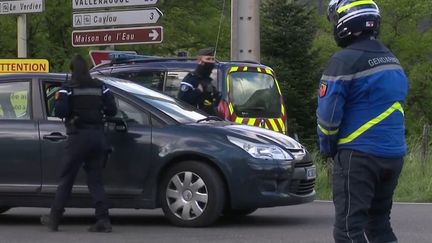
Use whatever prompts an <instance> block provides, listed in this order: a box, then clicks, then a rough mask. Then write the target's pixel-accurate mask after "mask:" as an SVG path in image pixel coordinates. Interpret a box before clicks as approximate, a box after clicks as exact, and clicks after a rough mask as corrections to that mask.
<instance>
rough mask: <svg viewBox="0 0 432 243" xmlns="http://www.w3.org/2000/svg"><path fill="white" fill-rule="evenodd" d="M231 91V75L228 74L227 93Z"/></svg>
mask: <svg viewBox="0 0 432 243" xmlns="http://www.w3.org/2000/svg"><path fill="white" fill-rule="evenodd" d="M229 91H230V76H229V75H228V76H227V93H229Z"/></svg>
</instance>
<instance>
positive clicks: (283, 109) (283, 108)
mask: <svg viewBox="0 0 432 243" xmlns="http://www.w3.org/2000/svg"><path fill="white" fill-rule="evenodd" d="M281 107H282V109H281V111H282V115H283V116H284V115H285V106H284V105H281Z"/></svg>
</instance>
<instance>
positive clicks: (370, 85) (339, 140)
mask: <svg viewBox="0 0 432 243" xmlns="http://www.w3.org/2000/svg"><path fill="white" fill-rule="evenodd" d="M407 93H408V80H407V77H406V75H405V73H404V70H403V69H402V67H401V65H400V63H399V60H398V59H397V58H396V57H395V56H394V54H393V53H391V52H390V51H389V50H388V49H387V48H386V47H385V46H384V45H383V44H381V43H380V42H379V41H378V40H375V39H373V38H369V37H368V38H362V39H359V40H357V41H355V42H354V43H353V44H351V45H350V46H348V47H346V48H345V49H343V50H341V51H339V52H337V53H335V54H334V55H333V57H332V58H331V59H330V60H329V63H328V64H327V67H326V69H325V71H324V73H323V76H322V77H321V81H320V87H319V94H318V108H317V122H318V128H317V131H318V136H319V141H320V151H321V153H322V154H324V155H327V156H331V157H333V156H334V155H335V154H336V152H337V150H340V149H352V150H356V151H360V152H364V153H368V154H371V155H374V156H379V157H386V158H393V157H401V156H404V155H405V154H406V144H405V127H404V111H403V105H404V103H405V98H406V96H407Z"/></svg>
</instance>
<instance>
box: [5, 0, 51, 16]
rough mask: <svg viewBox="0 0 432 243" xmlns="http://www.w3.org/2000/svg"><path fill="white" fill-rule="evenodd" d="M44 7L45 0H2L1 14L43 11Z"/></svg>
mask: <svg viewBox="0 0 432 243" xmlns="http://www.w3.org/2000/svg"><path fill="white" fill-rule="evenodd" d="M44 9H45V5H44V0H18V1H0V15H6V14H26V13H41V12H43V11H44Z"/></svg>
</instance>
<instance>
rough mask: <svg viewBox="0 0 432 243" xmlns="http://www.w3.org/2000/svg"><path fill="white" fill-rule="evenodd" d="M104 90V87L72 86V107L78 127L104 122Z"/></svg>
mask: <svg viewBox="0 0 432 243" xmlns="http://www.w3.org/2000/svg"><path fill="white" fill-rule="evenodd" d="M102 92H103V91H102V87H80V88H72V103H71V106H72V107H71V108H72V114H73V116H74V117H77V120H76V121H75V125H76V126H77V127H79V126H80V125H97V124H102V123H103V112H102V108H103V100H102Z"/></svg>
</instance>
